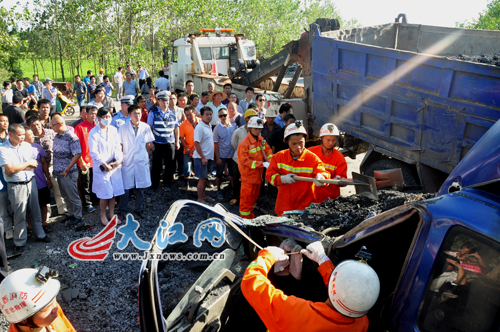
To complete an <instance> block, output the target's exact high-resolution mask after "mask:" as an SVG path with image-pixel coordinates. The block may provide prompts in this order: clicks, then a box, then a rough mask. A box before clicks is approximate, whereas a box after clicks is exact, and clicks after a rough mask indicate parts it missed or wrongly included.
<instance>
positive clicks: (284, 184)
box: [266, 121, 330, 216]
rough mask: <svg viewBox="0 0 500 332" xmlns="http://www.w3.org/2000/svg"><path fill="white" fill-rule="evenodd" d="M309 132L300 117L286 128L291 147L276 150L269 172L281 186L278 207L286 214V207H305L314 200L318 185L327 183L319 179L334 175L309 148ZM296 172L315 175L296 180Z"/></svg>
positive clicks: (267, 173)
mask: <svg viewBox="0 0 500 332" xmlns="http://www.w3.org/2000/svg"><path fill="white" fill-rule="evenodd" d="M306 138H307V132H306V129H305V128H304V126H303V125H302V121H296V122H295V123H292V124H290V125H288V126H287V127H286V129H285V138H284V141H285V143H288V147H289V149H287V150H283V151H280V152H278V153H276V154H275V155H274V157H273V159H271V163H270V165H269V168H268V169H267V172H266V180H267V181H268V182H269V183H270V184H272V185H273V186H276V187H278V199H277V200H276V207H275V209H274V210H275V211H276V214H277V215H278V216H282V215H283V213H284V212H285V211H293V210H304V209H305V208H306V207H308V206H309V205H310V204H311V203H312V202H314V189H315V187H321V186H323V185H324V184H323V183H321V182H319V181H317V180H324V179H329V178H330V173H328V172H327V171H326V169H325V168H324V167H323V163H322V162H321V160H320V159H319V158H318V156H316V155H315V154H314V153H312V152H311V151H309V150H307V149H306V147H305V145H306ZM293 175H298V176H303V177H308V178H315V179H316V181H314V184H315V186H313V183H312V182H304V181H296V180H295V179H294V177H293Z"/></svg>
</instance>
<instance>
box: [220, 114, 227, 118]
mask: <svg viewBox="0 0 500 332" xmlns="http://www.w3.org/2000/svg"><path fill="white" fill-rule="evenodd" d="M226 117H227V114H221V115H219V118H226Z"/></svg>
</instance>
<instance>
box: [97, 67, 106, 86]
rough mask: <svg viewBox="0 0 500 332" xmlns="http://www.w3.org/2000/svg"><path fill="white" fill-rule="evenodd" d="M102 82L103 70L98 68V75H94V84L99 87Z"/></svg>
mask: <svg viewBox="0 0 500 332" xmlns="http://www.w3.org/2000/svg"><path fill="white" fill-rule="evenodd" d="M103 81H104V69H103V68H102V67H101V68H99V74H97V75H95V84H97V85H99V84H101V83H102V82H103Z"/></svg>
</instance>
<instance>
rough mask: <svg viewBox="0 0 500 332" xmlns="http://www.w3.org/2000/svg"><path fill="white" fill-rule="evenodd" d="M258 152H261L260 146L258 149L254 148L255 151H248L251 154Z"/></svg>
mask: <svg viewBox="0 0 500 332" xmlns="http://www.w3.org/2000/svg"><path fill="white" fill-rule="evenodd" d="M257 151H260V146H258V147H256V148H253V149H250V150H248V152H249V153H255V152H257Z"/></svg>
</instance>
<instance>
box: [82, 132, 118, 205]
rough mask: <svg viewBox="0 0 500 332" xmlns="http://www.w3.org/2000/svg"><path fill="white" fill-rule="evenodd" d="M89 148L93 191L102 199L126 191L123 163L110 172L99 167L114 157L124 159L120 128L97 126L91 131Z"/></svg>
mask: <svg viewBox="0 0 500 332" xmlns="http://www.w3.org/2000/svg"><path fill="white" fill-rule="evenodd" d="M89 150H90V156H91V157H92V162H93V173H94V179H93V181H92V192H94V193H95V194H96V196H97V197H98V198H100V199H111V198H113V197H116V196H120V195H123V194H124V193H125V191H124V189H123V180H122V170H121V168H122V165H120V166H118V167H116V168H114V169H112V170H111V171H109V172H106V171H105V172H103V171H101V169H100V168H99V166H100V165H102V164H104V163H109V162H110V161H111V160H112V159H113V158H114V159H115V160H116V161H119V162H122V161H123V152H122V147H121V145H120V138H119V136H118V129H116V128H115V127H113V126H108V131H107V132H105V131H103V130H102V129H101V126H100V125H97V126H95V127H94V128H92V130H90V132H89Z"/></svg>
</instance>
